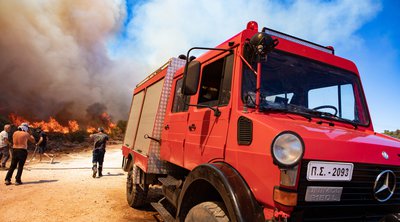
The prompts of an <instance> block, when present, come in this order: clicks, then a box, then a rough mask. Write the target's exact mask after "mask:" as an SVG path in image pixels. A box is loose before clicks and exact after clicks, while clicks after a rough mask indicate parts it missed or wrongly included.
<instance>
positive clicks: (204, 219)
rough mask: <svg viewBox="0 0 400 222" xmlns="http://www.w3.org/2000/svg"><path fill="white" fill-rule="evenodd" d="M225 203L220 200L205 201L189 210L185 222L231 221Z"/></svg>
mask: <svg viewBox="0 0 400 222" xmlns="http://www.w3.org/2000/svg"><path fill="white" fill-rule="evenodd" d="M229 221H230V220H229V218H228V216H227V214H226V210H225V208H224V205H223V204H222V203H220V202H211V201H210V202H203V203H200V204H197V205H196V206H194V207H193V208H192V209H190V210H189V213H188V214H187V216H186V218H185V222H229Z"/></svg>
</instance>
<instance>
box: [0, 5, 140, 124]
mask: <svg viewBox="0 0 400 222" xmlns="http://www.w3.org/2000/svg"><path fill="white" fill-rule="evenodd" d="M125 11H126V10H125V7H124V3H123V2H121V1H119V0H85V1H80V0H59V1H53V0H40V1H30V0H20V1H3V0H1V1H0V30H1V35H0V78H1V81H0V82H1V86H0V114H1V115H8V114H9V113H10V112H14V113H17V114H18V115H22V116H24V117H26V118H28V119H31V120H36V119H47V118H48V117H50V116H54V117H56V118H60V119H61V121H62V120H65V121H66V120H68V119H81V120H84V119H85V118H86V117H87V114H86V113H85V110H87V108H88V107H90V106H91V105H92V104H103V105H101V106H100V107H101V108H102V109H103V110H102V111H108V112H110V113H112V115H113V116H114V117H116V118H126V116H127V111H128V110H129V101H130V99H129V98H130V97H131V94H130V92H131V91H130V89H132V88H133V86H134V84H133V83H134V82H135V81H134V80H133V76H134V73H130V72H131V71H130V70H132V69H133V67H134V64H133V63H128V60H127V59H125V60H113V59H110V56H109V55H108V50H107V41H109V39H110V38H112V37H113V35H115V33H117V32H118V30H119V29H120V28H121V24H122V21H123V19H124V17H125Z"/></svg>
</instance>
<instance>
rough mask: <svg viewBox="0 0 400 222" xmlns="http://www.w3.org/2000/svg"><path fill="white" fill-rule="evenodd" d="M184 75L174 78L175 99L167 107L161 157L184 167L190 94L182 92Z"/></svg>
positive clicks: (173, 91)
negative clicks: (186, 94)
mask: <svg viewBox="0 0 400 222" xmlns="http://www.w3.org/2000/svg"><path fill="white" fill-rule="evenodd" d="M182 82H183V78H182V75H181V76H178V77H176V78H175V79H174V81H173V85H172V89H173V90H172V93H173V100H172V102H171V103H170V104H169V106H168V107H167V109H169V110H167V112H166V116H165V120H164V129H163V133H162V145H161V146H162V149H161V152H160V154H161V158H162V159H163V160H166V161H169V162H171V163H173V164H175V165H178V166H182V167H183V147H184V143H185V137H186V129H187V121H188V115H189V114H188V105H187V104H188V103H189V100H190V97H189V96H185V95H183V94H182V84H183V83H182Z"/></svg>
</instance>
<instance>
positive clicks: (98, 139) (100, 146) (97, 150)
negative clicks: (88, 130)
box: [90, 127, 109, 178]
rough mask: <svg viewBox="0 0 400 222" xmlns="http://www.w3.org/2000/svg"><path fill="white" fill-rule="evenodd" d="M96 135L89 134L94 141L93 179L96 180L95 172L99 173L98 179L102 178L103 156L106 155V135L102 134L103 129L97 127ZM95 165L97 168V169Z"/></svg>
mask: <svg viewBox="0 0 400 222" xmlns="http://www.w3.org/2000/svg"><path fill="white" fill-rule="evenodd" d="M97 130H98V133H95V134H91V135H90V138H92V139H93V141H94V148H93V159H92V163H93V167H92V171H93V178H96V174H97V172H98V173H99V177H102V176H103V174H102V170H103V162H104V154H105V153H106V143H107V141H108V139H109V138H108V135H107V134H105V133H104V129H103V128H102V127H99V128H98V129H97ZM97 163H98V164H99V165H98V168H97Z"/></svg>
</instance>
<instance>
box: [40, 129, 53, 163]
mask: <svg viewBox="0 0 400 222" xmlns="http://www.w3.org/2000/svg"><path fill="white" fill-rule="evenodd" d="M37 133H38V140H37V143H36V146H37V147H38V149H39V162H42V155H45V156H46V157H48V158H50V159H51V160H50V163H54V154H47V153H46V150H47V134H46V133H45V132H44V131H43V130H42V128H41V127H39V128H38V129H37Z"/></svg>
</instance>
